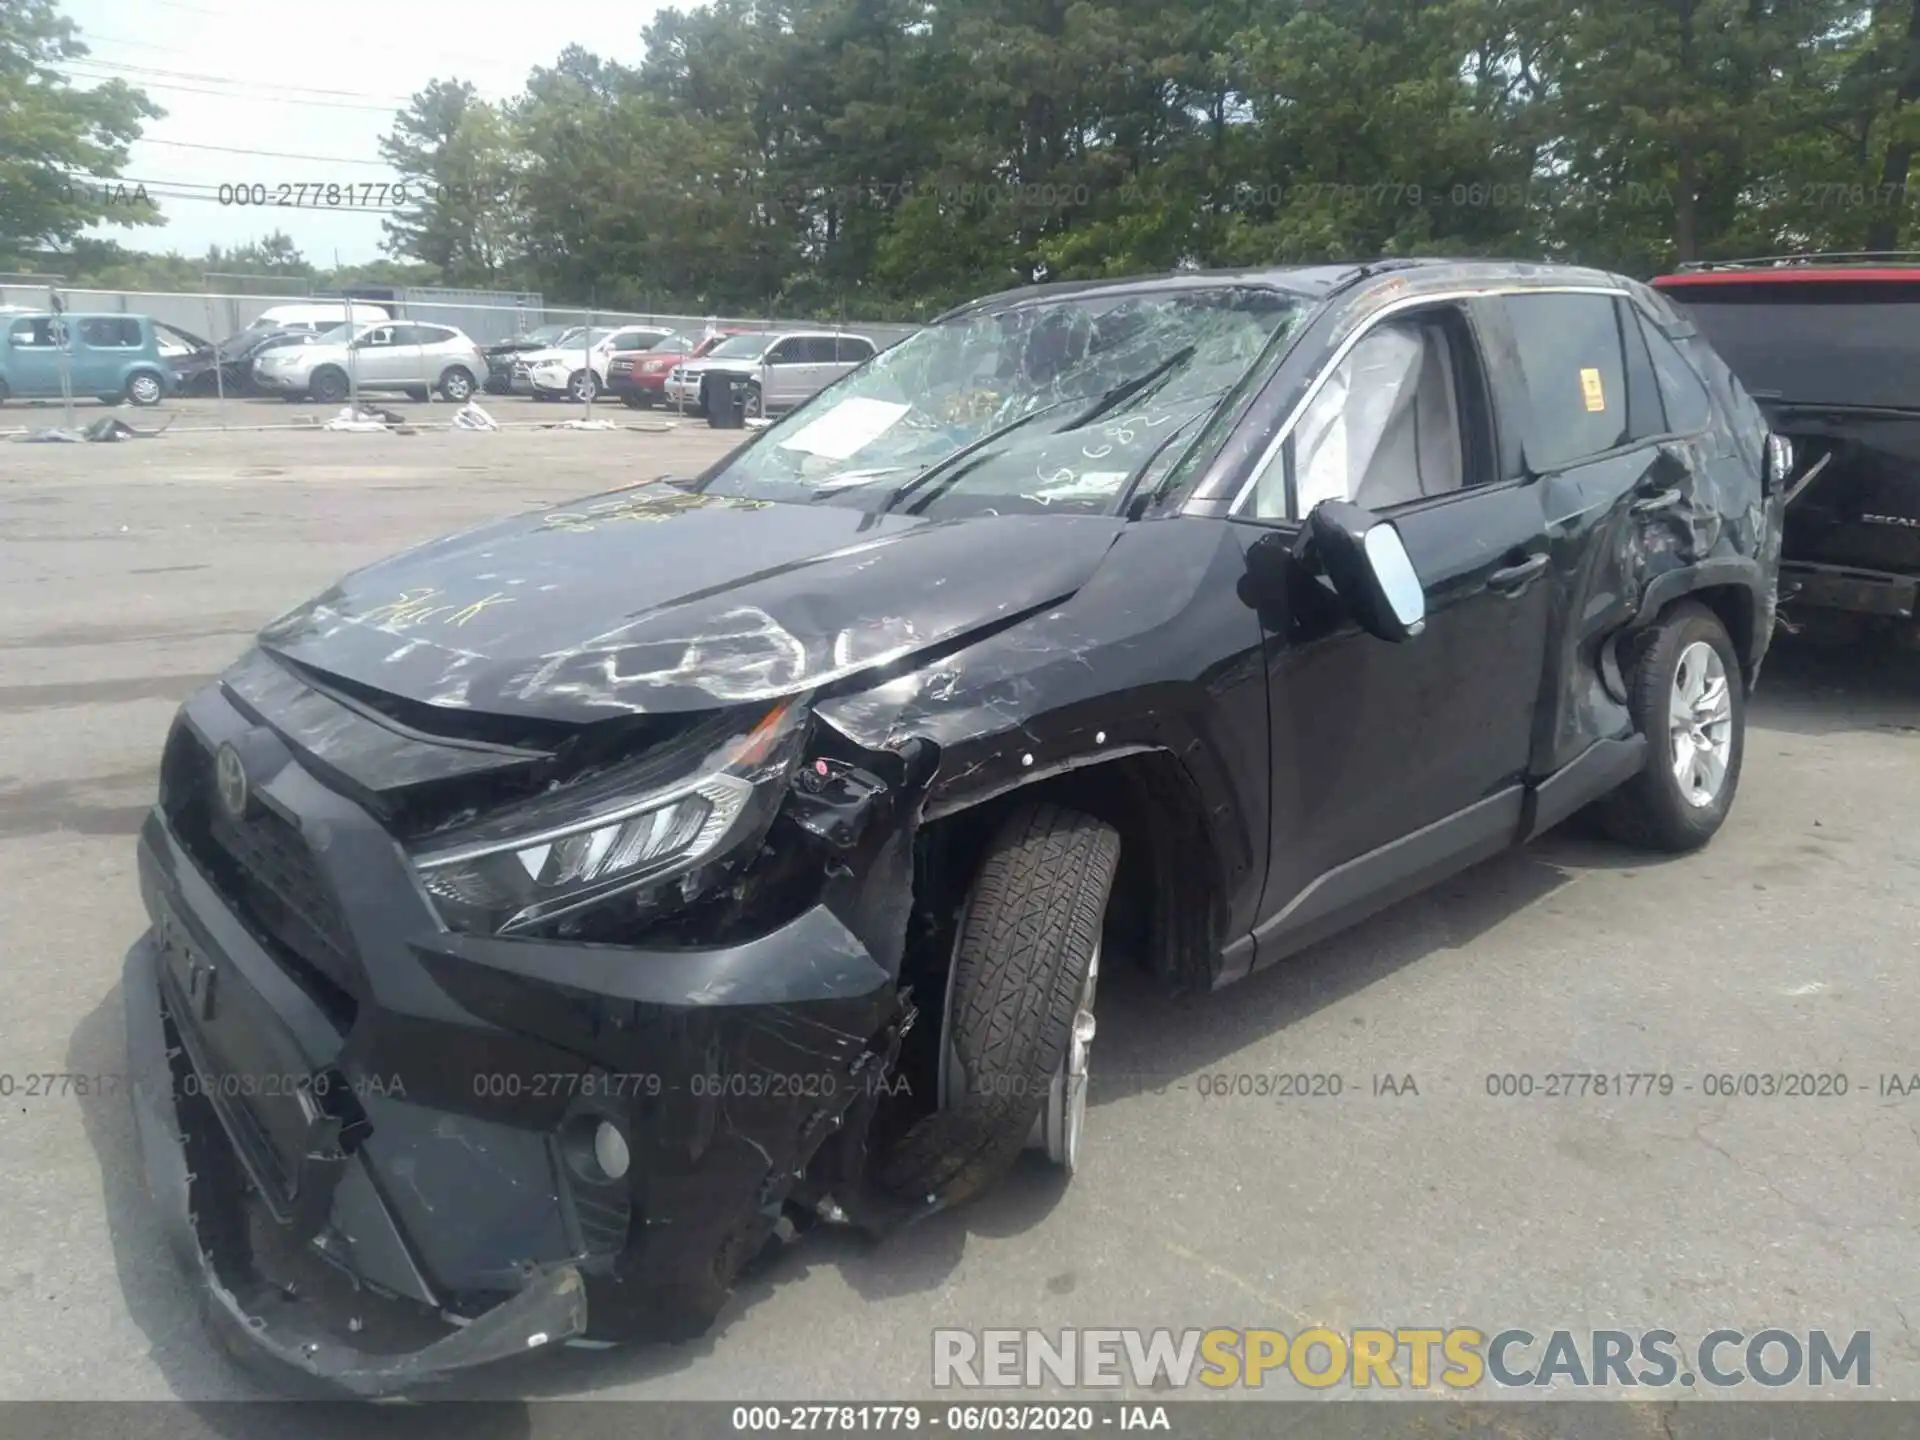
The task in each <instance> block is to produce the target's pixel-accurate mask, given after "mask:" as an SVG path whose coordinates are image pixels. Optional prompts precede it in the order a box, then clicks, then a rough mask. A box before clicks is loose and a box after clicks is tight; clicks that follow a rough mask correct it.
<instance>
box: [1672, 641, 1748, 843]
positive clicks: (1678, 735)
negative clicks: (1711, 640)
mask: <svg viewBox="0 0 1920 1440" xmlns="http://www.w3.org/2000/svg"><path fill="white" fill-rule="evenodd" d="M1667 728H1668V740H1669V749H1670V752H1671V761H1672V765H1673V778H1674V781H1675V783H1676V784H1678V785H1679V787H1680V794H1681V795H1682V796H1683V797H1684V798H1685V800H1686V802H1687V803H1688V804H1689V805H1693V806H1697V807H1699V808H1702V809H1704V808H1705V807H1706V806H1709V805H1711V804H1713V802H1714V801H1715V800H1716V799H1718V798H1719V795H1720V787H1721V786H1722V785H1723V784H1725V783H1726V778H1727V763H1728V761H1729V759H1730V758H1731V756H1732V753H1733V693H1732V691H1731V689H1730V688H1729V686H1728V684H1727V667H1726V664H1725V662H1724V661H1722V660H1721V658H1720V652H1719V651H1718V650H1716V649H1714V647H1713V646H1711V645H1709V644H1707V643H1706V642H1705V641H1704V640H1696V641H1694V642H1693V643H1692V644H1691V645H1689V646H1687V648H1686V649H1684V650H1682V651H1681V652H1680V659H1679V662H1678V663H1677V664H1676V665H1675V666H1674V670H1673V696H1672V700H1671V702H1670V704H1669V707H1668V710H1667Z"/></svg>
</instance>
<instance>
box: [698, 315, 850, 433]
mask: <svg viewBox="0 0 1920 1440" xmlns="http://www.w3.org/2000/svg"><path fill="white" fill-rule="evenodd" d="M878 348H879V347H878V346H876V345H875V344H874V343H873V341H871V340H869V339H868V338H867V337H866V336H864V335H849V334H847V333H846V332H844V331H840V330H773V331H769V332H767V333H765V334H760V335H734V336H730V337H729V338H728V339H725V340H722V341H721V342H720V343H719V344H718V345H716V346H714V347H713V349H711V350H709V351H708V352H707V353H706V354H705V355H703V356H701V357H700V358H699V359H698V360H689V361H687V362H686V363H685V364H683V365H676V366H674V368H673V371H672V373H670V374H669V375H668V376H667V383H666V387H665V389H666V398H667V404H668V405H669V406H675V407H680V408H684V409H688V410H703V409H705V408H706V403H707V402H706V389H705V387H706V386H707V385H708V383H709V382H713V383H719V382H720V381H721V379H722V378H723V377H724V378H729V379H739V380H744V381H746V386H747V415H748V416H749V417H753V416H759V415H770V414H773V413H775V412H777V411H782V410H791V409H793V408H794V407H795V406H796V405H799V404H802V403H803V402H805V401H807V400H810V399H812V398H813V396H814V395H815V394H816V393H817V392H818V391H821V390H824V389H825V388H826V387H827V386H828V385H830V384H832V383H833V382H834V381H835V380H838V379H839V378H840V377H841V376H842V375H844V374H846V373H847V372H848V371H849V370H851V369H853V367H854V366H856V365H859V364H860V363H862V362H863V361H866V360H871V359H872V358H873V356H874V353H875V351H876V350H877V349H878Z"/></svg>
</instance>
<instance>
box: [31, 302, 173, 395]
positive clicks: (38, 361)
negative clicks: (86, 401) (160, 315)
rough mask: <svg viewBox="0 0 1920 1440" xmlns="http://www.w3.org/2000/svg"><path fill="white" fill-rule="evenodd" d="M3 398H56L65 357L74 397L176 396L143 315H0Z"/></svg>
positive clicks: (150, 324) (169, 371)
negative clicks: (64, 356)
mask: <svg viewBox="0 0 1920 1440" xmlns="http://www.w3.org/2000/svg"><path fill="white" fill-rule="evenodd" d="M0 323H4V325H5V329H4V330H0V400H7V399H10V398H18V399H22V400H27V399H36V400H37V399H47V398H53V399H58V398H59V396H60V393H61V391H60V371H61V353H62V352H63V351H64V352H65V354H66V367H67V372H68V374H69V375H70V376H71V383H72V387H73V393H74V395H76V396H86V395H94V396H98V397H99V398H100V399H101V400H104V401H107V402H109V403H114V402H118V401H121V400H128V401H131V402H132V403H133V404H135V405H158V404H159V403H160V401H161V400H162V399H163V398H165V397H166V396H167V395H170V394H172V393H173V388H174V378H173V370H172V368H171V367H170V366H169V365H168V364H167V362H166V359H165V357H164V356H162V355H161V353H160V343H159V340H158V339H157V338H156V337H155V335H154V328H153V321H152V320H151V319H149V318H148V317H147V316H145V315H72V314H68V315H55V314H52V313H44V314H29V315H10V316H4V317H0Z"/></svg>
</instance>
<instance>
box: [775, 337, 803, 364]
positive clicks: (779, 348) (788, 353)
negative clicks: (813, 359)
mask: <svg viewBox="0 0 1920 1440" xmlns="http://www.w3.org/2000/svg"><path fill="white" fill-rule="evenodd" d="M806 343H807V342H806V341H804V340H800V339H791V340H782V341H781V342H780V343H779V344H778V345H776V346H774V347H773V349H771V350H769V351H768V352H767V364H769V365H799V364H801V363H802V362H803V361H804V360H805V359H806V354H805V351H804V349H803V348H802V347H803V346H805V345H806Z"/></svg>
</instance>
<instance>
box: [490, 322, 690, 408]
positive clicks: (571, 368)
mask: <svg viewBox="0 0 1920 1440" xmlns="http://www.w3.org/2000/svg"><path fill="white" fill-rule="evenodd" d="M673 333H674V332H673V331H672V330H669V329H667V328H666V327H664V326H659V325H623V326H607V327H603V328H600V329H596V330H594V331H592V332H591V334H590V335H586V334H583V335H575V336H573V337H572V338H571V339H570V340H569V341H568V342H567V343H566V344H565V345H557V346H555V347H554V348H553V349H551V350H530V351H528V352H527V353H526V354H524V355H518V356H515V357H514V366H513V378H512V388H513V389H514V390H515V391H517V392H518V393H520V394H522V395H532V396H533V398H534V399H536V400H557V399H559V398H560V397H561V396H563V395H564V396H567V397H568V398H570V399H574V400H591V399H594V398H595V397H596V396H598V395H599V394H600V392H601V391H603V390H605V389H606V388H607V362H608V361H609V360H611V359H612V358H613V357H614V355H616V354H617V353H620V352H622V351H629V350H651V349H652V348H653V347H654V346H655V345H658V344H659V343H660V342H661V341H662V340H665V339H666V338H667V337H669V336H670V335H672V334H673ZM523 375H524V376H525V378H524V380H523V379H522V376H523Z"/></svg>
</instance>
